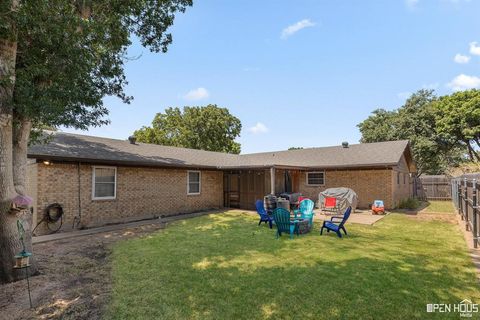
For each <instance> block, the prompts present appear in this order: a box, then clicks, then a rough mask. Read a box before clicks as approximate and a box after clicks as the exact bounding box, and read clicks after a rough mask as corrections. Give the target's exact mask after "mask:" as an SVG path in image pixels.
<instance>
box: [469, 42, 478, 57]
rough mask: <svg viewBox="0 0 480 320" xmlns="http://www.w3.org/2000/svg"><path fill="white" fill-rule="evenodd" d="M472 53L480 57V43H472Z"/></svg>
mask: <svg viewBox="0 0 480 320" xmlns="http://www.w3.org/2000/svg"><path fill="white" fill-rule="evenodd" d="M470 53H471V54H474V55H476V56H480V46H479V45H478V42H476V41H473V42H470Z"/></svg>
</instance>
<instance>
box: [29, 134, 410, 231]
mask: <svg viewBox="0 0 480 320" xmlns="http://www.w3.org/2000/svg"><path fill="white" fill-rule="evenodd" d="M28 157H29V158H30V164H29V170H28V172H29V174H28V179H29V193H30V195H31V196H32V197H33V198H34V199H35V204H34V222H35V221H39V220H40V219H41V218H42V216H43V212H44V210H45V208H46V207H47V206H48V205H49V204H52V203H55V202H57V203H60V204H61V205H62V207H63V210H64V220H63V227H62V228H63V229H64V230H71V228H72V225H75V227H91V226H98V225H103V224H107V223H117V222H126V221H132V220H140V219H147V218H153V217H158V216H162V215H174V214H179V213H188V212H195V211H201V210H207V209H214V208H222V207H236V208H244V209H252V208H254V201H255V200H256V199H262V198H263V196H264V195H266V194H270V193H273V194H279V193H281V192H285V191H290V192H300V193H302V194H304V195H306V196H308V197H310V198H312V199H318V193H319V192H320V191H322V190H324V189H326V188H331V187H348V188H352V189H353V190H355V192H356V193H357V194H358V197H359V207H360V208H362V207H363V208H365V207H367V206H368V205H369V204H370V203H372V202H373V200H375V199H383V200H384V201H385V204H386V207H387V208H392V207H394V206H395V205H396V204H398V202H399V201H400V200H402V199H405V198H408V197H411V196H412V194H413V185H412V180H413V179H411V174H412V173H413V172H415V170H416V168H415V163H414V162H413V160H412V155H411V150H410V147H409V143H408V141H391V142H379V143H362V144H355V145H341V146H333V147H324V148H308V149H299V150H289V151H279V152H265V153H255V154H244V155H233V154H225V153H219V152H210V151H202V150H192V149H186V148H176V147H167V146H160V145H153V144H145V143H136V142H134V141H128V140H126V141H124V140H115V139H107V138H100V137H92V136H86V135H77V134H67V133H61V132H56V133H53V137H52V139H51V140H50V141H49V142H48V143H46V144H37V145H33V146H31V147H30V148H29V151H28ZM37 230H40V233H41V232H42V228H39V229H37ZM37 233H39V232H37Z"/></svg>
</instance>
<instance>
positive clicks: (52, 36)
mask: <svg viewBox="0 0 480 320" xmlns="http://www.w3.org/2000/svg"><path fill="white" fill-rule="evenodd" d="M191 4H192V3H191V0H149V1H145V0H131V1H123V0H95V1H93V0H44V1H26V0H4V1H0V17H1V19H0V244H1V245H0V283H1V282H9V281H13V280H16V279H20V278H22V277H23V274H24V273H23V272H18V271H14V270H12V265H13V264H14V263H13V256H14V255H15V254H16V253H17V252H19V251H20V250H21V244H20V242H19V240H18V235H17V232H16V221H17V219H21V220H22V221H24V225H25V226H26V228H27V233H28V234H30V233H29V232H28V231H31V214H29V213H28V212H27V211H25V212H23V213H22V214H21V215H15V214H13V213H12V211H11V210H10V207H11V204H12V199H13V198H14V197H15V196H16V195H25V194H26V167H27V144H28V141H29V140H30V132H31V128H32V127H41V126H47V127H58V126H60V125H64V126H67V127H74V128H79V129H86V128H88V127H89V126H99V125H102V124H105V123H108V119H107V118H106V116H107V114H108V109H107V108H106V107H105V106H104V104H103V97H104V96H106V95H110V96H116V97H118V98H120V99H121V100H122V101H124V102H125V103H128V102H129V101H130V99H131V97H129V96H128V95H126V94H125V92H124V87H125V85H126V83H127V82H126V78H125V75H124V71H123V66H124V62H125V61H126V60H127V55H126V50H127V47H128V46H129V45H130V44H131V42H130V41H131V40H130V38H131V36H135V37H136V38H138V39H139V41H140V42H141V44H142V45H144V46H146V47H149V48H150V50H151V51H154V52H165V51H166V50H167V47H168V45H169V44H170V43H171V42H172V37H171V35H170V34H169V33H167V29H168V28H169V27H170V26H171V25H172V24H173V20H174V15H175V13H176V12H184V11H185V8H186V7H187V6H190V5H191ZM26 242H27V243H26V245H27V249H28V250H31V238H27V239H26ZM32 271H33V272H34V271H35V264H33V266H32Z"/></svg>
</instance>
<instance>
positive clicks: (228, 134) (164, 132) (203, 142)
mask: <svg viewBox="0 0 480 320" xmlns="http://www.w3.org/2000/svg"><path fill="white" fill-rule="evenodd" d="M241 130H242V124H241V122H240V120H239V119H238V118H237V117H235V116H233V115H232V114H230V112H229V111H228V109H227V108H220V107H217V105H214V104H209V105H207V106H204V107H184V108H183V111H182V110H180V109H179V108H167V109H166V110H165V112H164V113H157V115H156V116H155V118H154V119H153V122H152V126H151V127H143V128H141V129H139V130H137V131H135V132H134V136H135V137H136V138H137V140H138V141H139V142H146V143H155V144H161V145H166V146H175V147H184V148H192V149H201V150H208V151H218V152H226V153H234V154H238V153H240V143H238V142H236V141H235V139H236V138H237V137H239V136H240V132H241Z"/></svg>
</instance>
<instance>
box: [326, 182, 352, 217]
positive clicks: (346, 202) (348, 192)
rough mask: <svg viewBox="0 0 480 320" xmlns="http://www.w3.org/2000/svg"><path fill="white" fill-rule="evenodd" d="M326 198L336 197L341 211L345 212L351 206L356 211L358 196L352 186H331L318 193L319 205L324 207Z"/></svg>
mask: <svg viewBox="0 0 480 320" xmlns="http://www.w3.org/2000/svg"><path fill="white" fill-rule="evenodd" d="M325 198H336V199H337V206H338V207H339V210H340V212H341V213H343V212H345V210H346V209H347V208H348V207H349V206H352V212H355V209H356V208H357V203H358V196H357V194H356V193H355V191H353V190H352V189H350V188H343V187H342V188H330V189H326V190H325V191H322V192H320V194H319V195H318V204H319V207H322V204H323V203H324V200H325Z"/></svg>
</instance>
